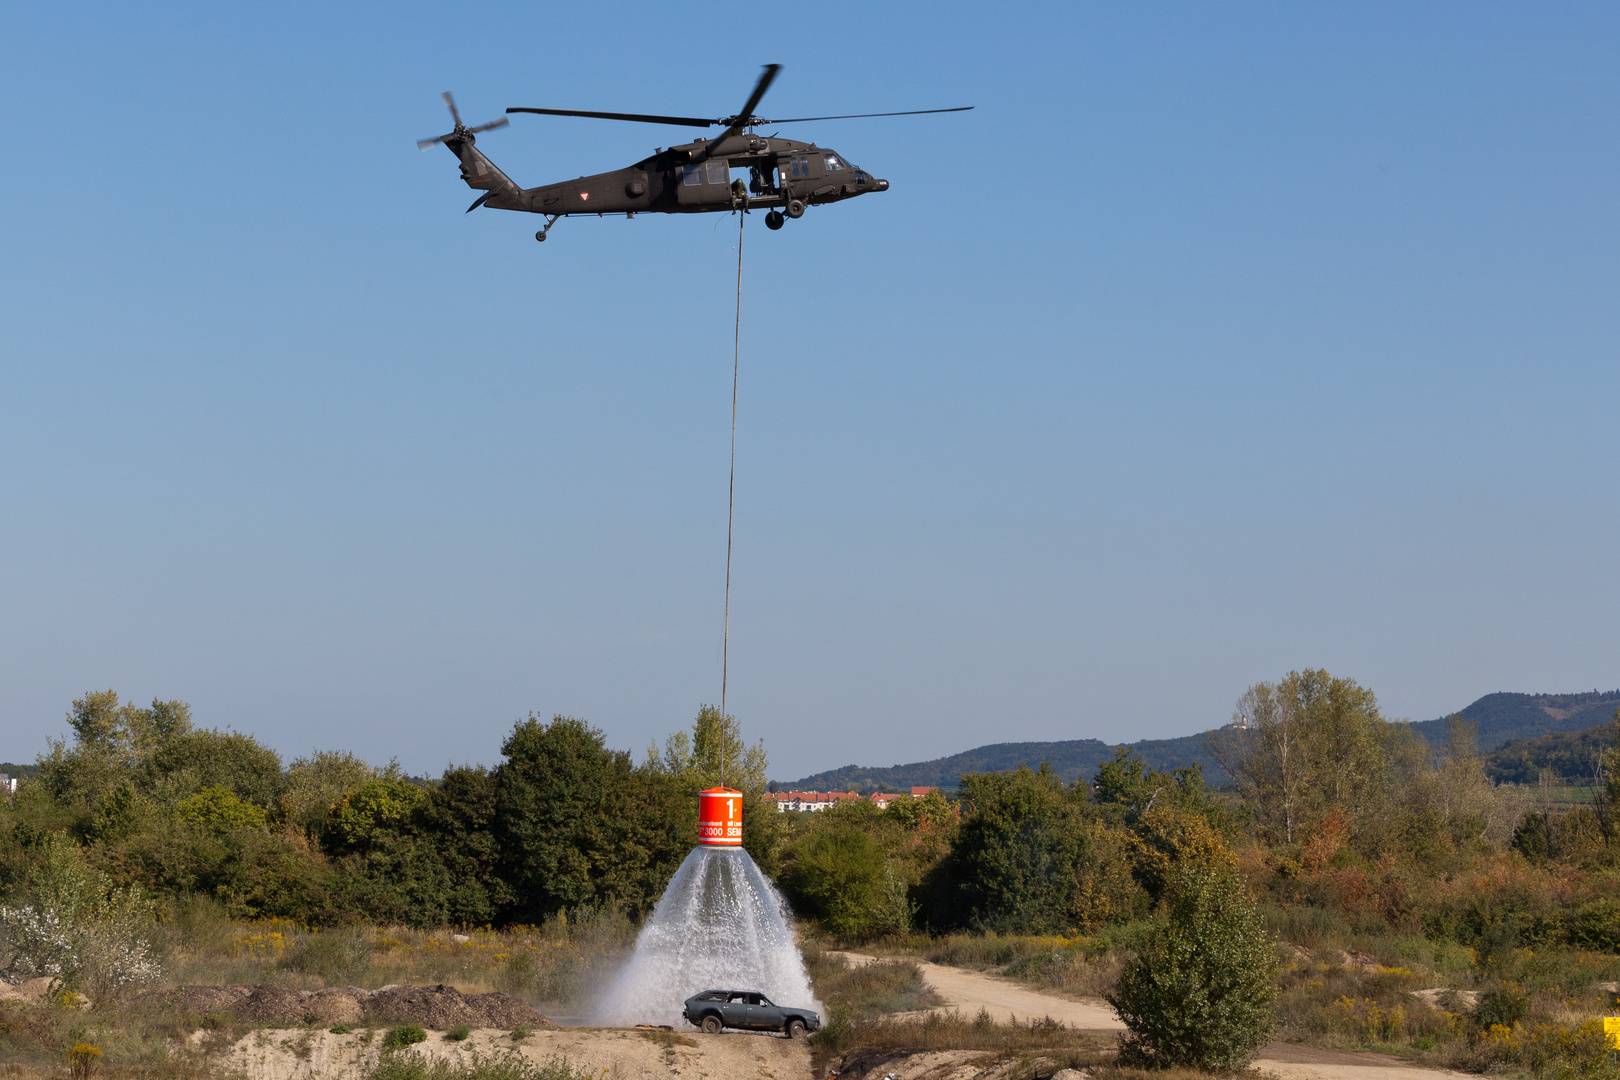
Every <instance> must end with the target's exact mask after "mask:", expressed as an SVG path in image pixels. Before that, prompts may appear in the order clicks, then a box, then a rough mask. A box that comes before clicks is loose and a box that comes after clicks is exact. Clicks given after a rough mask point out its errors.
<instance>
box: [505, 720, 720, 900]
mask: <svg viewBox="0 0 1620 1080" xmlns="http://www.w3.org/2000/svg"><path fill="white" fill-rule="evenodd" d="M501 752H502V753H503V754H504V755H505V756H506V761H505V762H504V763H503V764H502V765H501V766H500V768H499V769H497V770H496V777H495V779H496V789H497V795H496V800H497V802H496V806H497V812H496V818H495V820H496V838H497V841H498V842H499V844H500V848H501V867H502V877H503V878H504V880H505V882H506V884H507V885H508V886H509V887H510V889H511V892H512V895H513V897H514V901H513V907H512V909H511V915H512V917H514V918H517V919H519V920H521V921H524V922H532V923H539V922H542V921H543V920H544V919H545V917H546V916H548V915H552V914H555V913H556V912H558V911H560V910H563V909H565V908H576V907H581V906H599V905H602V904H605V903H621V904H623V905H625V906H626V907H628V908H630V909H632V910H634V911H640V910H644V909H646V908H648V907H650V906H651V905H652V903H653V902H654V901H656V899H657V897H658V895H659V894H660V893H661V892H662V891H663V888H664V885H665V884H667V883H668V881H669V877H670V875H671V874H673V873H674V870H675V867H676V866H677V865H679V862H680V860H681V859H682V858H684V857H685V856H686V854H687V852H688V851H690V849H691V848H692V847H693V846H694V845H695V843H696V840H697V827H696V812H695V809H692V810H686V811H683V810H681V809H680V807H679V804H680V803H682V802H685V801H689V800H686V799H685V798H684V796H683V786H682V785H681V783H680V782H679V781H678V780H677V779H675V778H672V777H668V776H663V775H657V774H653V773H651V772H650V771H648V770H637V769H634V768H632V767H631V764H630V755H629V754H627V753H625V752H623V751H618V750H609V749H608V748H607V747H606V746H605V745H604V742H603V737H602V733H601V732H600V731H598V730H597V729H595V728H593V727H591V726H590V725H589V724H587V723H585V722H584V721H583V720H578V719H575V718H573V717H569V716H558V717H554V718H553V719H552V720H551V721H550V722H549V723H542V722H541V721H540V720H538V719H537V718H536V717H534V716H533V715H531V716H530V717H529V718H528V719H527V720H525V721H523V722H521V723H519V724H518V725H517V726H516V728H514V729H513V731H512V734H511V735H510V736H509V737H508V738H507V740H506V741H505V742H504V743H503V744H502V746H501ZM687 830H689V831H687ZM683 833H684V835H682V834H683Z"/></svg>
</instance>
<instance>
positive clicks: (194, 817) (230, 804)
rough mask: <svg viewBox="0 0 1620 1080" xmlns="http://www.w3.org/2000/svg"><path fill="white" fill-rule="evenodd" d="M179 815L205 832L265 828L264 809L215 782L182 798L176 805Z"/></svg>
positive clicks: (181, 818) (193, 826)
mask: <svg viewBox="0 0 1620 1080" xmlns="http://www.w3.org/2000/svg"><path fill="white" fill-rule="evenodd" d="M175 812H176V816H178V817H179V818H180V820H181V821H184V822H185V823H186V824H187V825H190V826H191V827H192V828H194V829H201V830H202V831H204V832H211V833H227V832H232V831H234V830H236V829H261V828H263V827H264V820H265V814H264V808H263V807H262V806H255V805H253V804H252V803H249V802H243V801H242V800H241V799H239V798H237V797H236V793H235V792H233V791H231V790H230V789H229V788H225V787H220V786H218V785H214V786H212V787H205V788H203V789H202V790H201V791H199V792H197V794H195V795H191V796H188V797H186V798H184V799H181V800H180V802H179V803H178V804H177V805H176V806H175Z"/></svg>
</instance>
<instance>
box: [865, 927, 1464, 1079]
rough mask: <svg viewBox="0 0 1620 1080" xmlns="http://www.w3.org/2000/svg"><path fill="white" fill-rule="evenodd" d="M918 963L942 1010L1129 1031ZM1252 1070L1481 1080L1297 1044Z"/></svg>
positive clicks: (1086, 1007)
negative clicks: (936, 995) (942, 1004)
mask: <svg viewBox="0 0 1620 1080" xmlns="http://www.w3.org/2000/svg"><path fill="white" fill-rule="evenodd" d="M838 955H842V956H844V957H845V958H846V959H848V960H849V962H850V963H852V964H870V963H872V962H873V960H875V959H877V958H876V957H872V956H866V955H864V954H862V953H841V954H838ZM916 963H917V966H918V967H919V968H920V969H922V977H923V981H924V982H926V983H927V984H928V985H929V986H931V987H933V989H934V991H935V992H936V993H938V994H939V996H940V997H942V998H944V999H945V1005H944V1006H943V1008H946V1009H954V1010H956V1011H957V1012H959V1013H961V1014H962V1015H964V1016H974V1015H976V1014H977V1013H978V1011H979V1010H980V1009H984V1010H985V1011H987V1012H988V1013H989V1014H990V1015H991V1016H992V1017H993V1018H995V1019H996V1020H998V1021H1002V1022H1005V1021H1007V1020H1010V1019H1012V1018H1013V1017H1015V1016H1016V1017H1017V1018H1018V1019H1020V1020H1038V1019H1040V1018H1042V1017H1045V1016H1050V1017H1051V1018H1052V1019H1053V1020H1060V1021H1062V1022H1063V1023H1065V1024H1068V1025H1069V1026H1070V1027H1074V1028H1079V1029H1080V1030H1082V1031H1095V1032H1098V1033H1103V1032H1119V1031H1124V1030H1125V1025H1124V1024H1123V1023H1121V1022H1120V1019H1119V1017H1118V1016H1117V1015H1116V1014H1115V1013H1114V1010H1113V1008H1112V1007H1111V1006H1110V1005H1109V1004H1108V1003H1107V1002H1106V1001H1103V1000H1102V999H1101V998H1097V999H1094V1000H1091V1001H1072V1000H1070V999H1068V998H1060V997H1052V996H1051V995H1049V994H1043V993H1041V992H1040V991H1038V990H1030V989H1027V988H1025V987H1021V986H1019V985H1018V984H1017V983H1013V982H1009V981H1008V980H1006V979H1000V978H997V977H996V976H994V975H985V974H983V973H982V972H977V971H967V970H965V969H963V968H955V967H944V966H942V965H940V964H930V963H928V962H927V961H917V962H916ZM1254 1067H1255V1068H1256V1069H1258V1070H1260V1071H1261V1072H1262V1073H1266V1074H1268V1075H1270V1076H1274V1077H1276V1078H1277V1080H1441V1078H1444V1077H1455V1078H1457V1080H1465V1078H1466V1080H1477V1078H1472V1077H1467V1074H1465V1073H1456V1072H1447V1071H1445V1070H1443V1069H1425V1068H1421V1067H1419V1066H1416V1065H1409V1064H1407V1063H1406V1062H1404V1061H1401V1060H1400V1059H1399V1058H1393V1057H1386V1056H1385V1055H1383V1054H1366V1053H1349V1052H1345V1051H1338V1050H1321V1049H1318V1048H1316V1047H1314V1046H1299V1045H1296V1044H1293V1043H1272V1044H1271V1045H1269V1046H1267V1047H1266V1048H1265V1049H1264V1050H1262V1051H1261V1052H1260V1056H1259V1057H1258V1058H1256V1059H1255V1062H1254Z"/></svg>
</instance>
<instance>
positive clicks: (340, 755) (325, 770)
mask: <svg viewBox="0 0 1620 1080" xmlns="http://www.w3.org/2000/svg"><path fill="white" fill-rule="evenodd" d="M378 777H379V773H378V771H377V770H376V769H374V768H372V767H371V766H370V765H368V764H367V763H366V762H364V761H362V760H360V759H359V758H357V757H355V756H354V755H353V754H351V753H348V752H346V751H337V750H329V751H317V752H315V753H313V754H311V755H310V756H309V757H302V758H298V759H296V760H295V761H293V763H292V764H291V765H288V766H287V771H286V773H285V774H284V776H283V778H282V785H281V798H280V802H279V805H278V807H277V816H278V817H279V818H280V820H282V821H288V822H292V823H293V824H295V825H300V826H302V827H303V828H305V829H308V830H310V831H312V832H316V833H319V832H321V831H322V830H324V829H325V827H326V821H327V817H328V815H329V814H330V813H331V812H332V807H333V806H335V805H336V804H337V802H338V800H339V799H341V798H343V796H345V795H347V794H349V793H350V792H351V791H354V790H355V789H356V788H358V787H359V786H360V785H361V784H364V783H365V782H366V781H368V780H375V779H378Z"/></svg>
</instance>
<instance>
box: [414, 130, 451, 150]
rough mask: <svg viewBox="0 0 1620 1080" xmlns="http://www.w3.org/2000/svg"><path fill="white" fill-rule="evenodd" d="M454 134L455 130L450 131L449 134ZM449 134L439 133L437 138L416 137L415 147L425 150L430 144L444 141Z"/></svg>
mask: <svg viewBox="0 0 1620 1080" xmlns="http://www.w3.org/2000/svg"><path fill="white" fill-rule="evenodd" d="M454 134H455V132H453V131H452V132H451V133H450V135H454ZM450 135H440V136H439V137H438V138H437V139H417V140H416V148H417V149H418V150H426V149H427V148H428V147H430V146H436V145H438V144H439V143H442V142H444V140H446V139H448V138H449V137H450Z"/></svg>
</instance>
